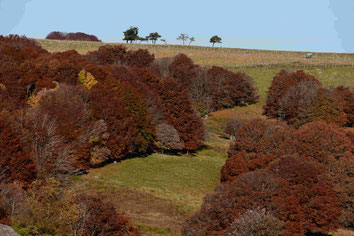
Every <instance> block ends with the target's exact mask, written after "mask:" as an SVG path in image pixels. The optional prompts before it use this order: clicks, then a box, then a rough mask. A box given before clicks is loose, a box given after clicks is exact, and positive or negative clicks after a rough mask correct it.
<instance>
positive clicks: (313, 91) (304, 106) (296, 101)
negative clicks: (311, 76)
mask: <svg viewBox="0 0 354 236" xmlns="http://www.w3.org/2000/svg"><path fill="white" fill-rule="evenodd" d="M319 89H320V84H319V83H318V82H316V81H314V80H308V79H305V80H303V81H301V82H299V83H298V84H296V85H294V86H293V87H291V88H289V89H288V91H287V92H286V93H285V94H284V95H283V97H282V99H281V100H280V102H279V117H280V118H281V119H282V120H285V121H287V123H288V124H290V125H293V126H294V127H296V128H299V127H300V126H301V125H303V124H305V123H307V122H309V121H310V115H311V112H312V109H313V107H314V105H315V104H316V102H317V93H318V90H319Z"/></svg>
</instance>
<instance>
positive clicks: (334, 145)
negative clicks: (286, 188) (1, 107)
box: [221, 120, 354, 231]
mask: <svg viewBox="0 0 354 236" xmlns="http://www.w3.org/2000/svg"><path fill="white" fill-rule="evenodd" d="M352 136H353V135H352V133H351V132H344V131H343V130H342V129H340V128H339V127H338V126H336V125H334V124H327V123H325V122H312V123H308V124H306V125H303V126H302V127H301V128H300V129H298V130H295V129H292V128H291V127H287V126H284V125H282V124H277V122H271V121H263V120H251V121H249V122H245V123H244V124H243V126H241V128H240V130H239V132H238V133H237V134H236V136H235V141H234V142H233V143H232V144H231V146H230V149H229V152H228V153H229V159H228V160H227V161H226V163H225V165H224V166H223V167H222V170H221V181H222V182H230V181H235V179H237V177H238V176H239V175H241V174H243V173H246V172H248V171H254V170H259V169H265V168H267V167H268V166H269V165H271V163H273V162H274V161H275V160H277V159H279V158H280V157H282V156H284V155H290V154H295V155H298V156H299V158H300V159H301V160H303V161H304V162H305V161H309V162H311V163H312V164H311V165H314V167H311V168H312V169H318V170H311V171H310V170H309V171H308V172H313V173H316V171H317V172H318V171H320V172H318V173H319V175H321V181H322V182H321V183H318V184H317V183H316V184H315V185H314V186H313V189H319V190H317V191H318V192H319V193H320V194H323V196H325V195H328V194H329V195H331V194H332V192H333V191H332V190H331V188H332V187H331V186H333V190H334V191H335V192H336V193H337V194H338V196H339V200H338V202H339V201H340V202H341V208H342V217H341V224H342V225H347V226H348V225H352V223H351V222H350V220H348V219H350V218H352V217H353V216H352V212H353V210H352V202H353V198H352V196H353V191H352V189H353V186H352V181H351V176H352V173H353V169H354V162H353V160H352V155H353V148H352V146H353V137H352ZM288 164H289V169H288V170H287V171H286V173H292V168H297V167H296V165H298V164H296V161H293V162H291V163H288ZM298 168H299V169H301V168H303V169H304V171H305V169H306V168H307V169H308V168H310V167H299V166H298ZM323 171H324V172H323ZM323 173H328V175H327V174H323ZM294 176H299V173H296V174H294ZM319 182H320V181H319ZM316 186H317V187H316ZM318 186H320V187H318ZM328 186H329V187H328ZM309 189H311V188H310V187H309ZM306 191H307V190H306ZM309 194H312V193H311V192H309ZM312 196H314V195H312ZM315 198H316V199H320V197H315ZM330 199H332V200H330V201H332V203H331V204H332V205H333V206H335V201H334V200H333V199H334V198H332V197H330ZM313 202H316V201H315V200H314V201H313ZM323 202H326V201H325V200H323ZM317 207H319V208H320V207H323V206H321V204H320V205H318V206H317ZM328 209H329V208H328ZM311 214H312V213H308V214H307V215H311ZM333 215H335V214H334V213H333V214H332V216H333ZM332 216H331V214H329V215H328V217H332ZM321 217H322V219H323V221H322V223H319V222H321V221H320V220H315V221H314V222H315V223H316V224H317V223H318V224H320V225H322V226H321V227H322V229H325V226H323V225H328V227H329V226H330V225H331V223H328V222H326V221H325V219H326V217H327V215H326V214H325V215H324V216H321ZM331 221H332V222H333V223H335V222H337V221H335V220H333V219H332V220H331ZM332 226H333V225H332ZM306 227H307V226H306ZM311 227H312V226H311ZM316 227H317V226H316ZM316 227H315V226H313V228H311V230H315V231H316V230H317V229H316ZM321 227H320V228H321Z"/></svg>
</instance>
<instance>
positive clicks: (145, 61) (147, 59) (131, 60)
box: [124, 49, 155, 67]
mask: <svg viewBox="0 0 354 236" xmlns="http://www.w3.org/2000/svg"><path fill="white" fill-rule="evenodd" d="M154 60H155V56H154V54H150V53H149V51H148V50H146V49H138V50H136V51H133V50H130V51H128V52H127V54H126V56H125V60H124V61H125V64H127V65H128V66H136V67H148V66H150V65H151V63H152V62H153V61H154Z"/></svg>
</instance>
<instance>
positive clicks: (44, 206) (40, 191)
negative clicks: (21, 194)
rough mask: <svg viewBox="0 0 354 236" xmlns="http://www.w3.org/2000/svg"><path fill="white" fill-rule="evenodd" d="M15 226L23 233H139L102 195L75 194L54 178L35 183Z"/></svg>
mask: <svg viewBox="0 0 354 236" xmlns="http://www.w3.org/2000/svg"><path fill="white" fill-rule="evenodd" d="M12 226H13V227H14V228H15V229H16V230H17V232H19V233H20V234H21V235H78V236H83V235H121V236H123V235H140V233H139V232H138V230H137V229H135V228H134V227H132V226H131V225H130V223H129V219H127V218H126V217H125V216H124V215H122V214H118V213H117V212H116V210H115V209H114V207H113V205H112V204H111V203H110V202H104V197H103V196H102V195H99V194H96V195H85V194H75V191H72V190H68V189H66V188H62V187H61V185H60V183H59V182H58V181H56V180H54V179H48V180H47V181H44V182H43V181H35V182H33V184H32V185H31V188H30V189H29V191H28V192H27V194H25V199H24V201H23V202H22V206H21V208H20V209H16V211H15V213H14V214H13V215H12Z"/></svg>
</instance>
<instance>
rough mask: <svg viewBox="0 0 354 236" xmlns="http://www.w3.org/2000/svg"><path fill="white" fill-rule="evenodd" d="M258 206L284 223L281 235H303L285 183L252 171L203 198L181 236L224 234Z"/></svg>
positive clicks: (293, 199)
mask: <svg viewBox="0 0 354 236" xmlns="http://www.w3.org/2000/svg"><path fill="white" fill-rule="evenodd" d="M258 206H260V207H262V208H265V209H266V210H267V211H269V213H271V214H273V215H276V216H277V218H278V219H279V220H280V221H283V222H284V227H285V229H284V232H283V233H284V235H295V234H303V233H304V232H303V228H302V224H301V223H302V221H301V219H302V213H301V210H300V207H299V201H298V199H297V198H296V197H294V196H290V195H289V189H288V186H287V183H286V181H285V180H283V179H281V178H278V177H275V176H274V175H272V174H270V173H267V172H264V171H255V172H248V173H244V174H242V175H240V176H239V177H238V178H237V179H235V181H233V182H230V183H226V184H221V185H218V186H217V187H216V188H215V190H214V193H213V194H212V195H207V196H206V197H205V198H204V202H203V205H202V207H201V209H200V210H199V211H198V212H197V213H196V214H195V215H194V216H193V217H192V218H190V219H189V220H188V221H187V222H186V224H185V225H184V234H186V235H225V233H226V232H227V231H228V230H231V227H232V224H233V223H234V222H235V220H236V219H237V218H239V217H240V215H241V214H243V213H245V212H246V211H247V210H252V209H254V208H255V207H258Z"/></svg>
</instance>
